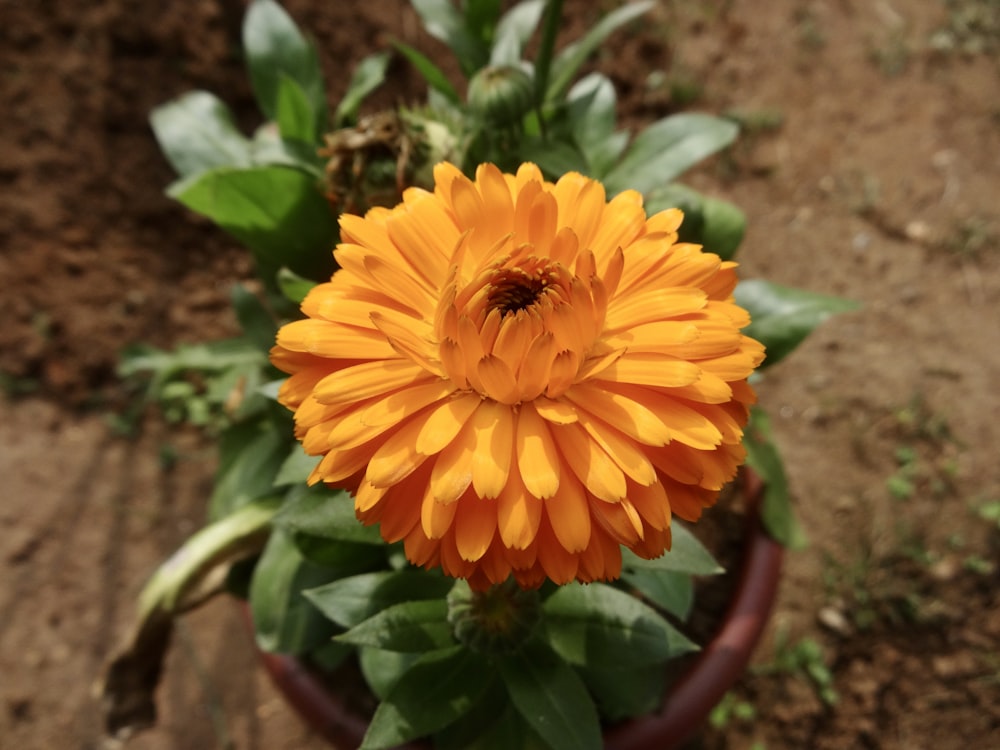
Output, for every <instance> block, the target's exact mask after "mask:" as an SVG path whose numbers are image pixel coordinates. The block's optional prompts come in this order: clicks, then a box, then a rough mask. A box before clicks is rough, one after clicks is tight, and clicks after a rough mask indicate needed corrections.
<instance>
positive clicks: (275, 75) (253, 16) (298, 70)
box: [243, 0, 326, 133]
mask: <svg viewBox="0 0 1000 750" xmlns="http://www.w3.org/2000/svg"><path fill="white" fill-rule="evenodd" d="M243 48H244V49H245V50H246V56H247V67H248V68H249V72H250V82H251V84H252V85H253V91H254V95H255V96H256V98H257V103H258V105H259V106H260V109H261V111H262V112H263V113H264V114H265V115H266V116H267V117H268V119H270V120H275V121H277V120H278V110H279V107H278V99H279V95H280V94H279V92H280V89H281V78H282V77H283V76H287V77H288V78H290V79H292V80H293V81H295V83H297V84H298V85H299V87H300V88H301V89H302V92H303V93H304V95H305V98H306V101H307V102H308V103H309V105H310V108H311V109H312V111H313V112H314V113H315V126H314V128H313V131H314V132H316V133H322V132H323V131H324V130H325V129H326V92H325V90H324V87H323V73H322V71H321V70H320V67H319V60H318V58H317V56H316V50H315V48H314V47H313V45H311V44H310V43H309V42H308V41H307V40H306V38H305V37H304V36H302V34H301V32H300V31H299V29H298V27H297V26H296V25H295V22H294V21H293V20H292V19H291V17H290V16H289V15H288V14H287V13H286V12H285V11H284V10H283V9H282V7H281V6H280V5H278V3H276V2H273V0H253V2H252V3H251V5H250V7H249V9H248V10H247V13H246V16H245V17H244V20H243Z"/></svg>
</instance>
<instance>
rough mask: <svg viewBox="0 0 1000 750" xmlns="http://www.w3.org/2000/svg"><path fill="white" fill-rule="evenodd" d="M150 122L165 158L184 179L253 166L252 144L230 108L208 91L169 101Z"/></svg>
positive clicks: (158, 108)
mask: <svg viewBox="0 0 1000 750" xmlns="http://www.w3.org/2000/svg"><path fill="white" fill-rule="evenodd" d="M149 120H150V124H151V125H152V127H153V133H154V134H155V135H156V140H157V142H158V143H159V144H160V148H161V149H162V150H163V154H164V156H166V157H167V160H168V161H169V162H170V164H171V166H173V168H174V169H175V170H176V171H177V174H179V175H180V176H181V177H187V176H189V175H193V174H197V173H198V172H204V171H205V170H206V169H212V168H214V167H230V166H232V167H246V166H249V165H250V141H249V140H247V138H245V137H244V136H243V134H242V133H240V131H239V130H237V128H236V125H235V124H234V123H233V116H232V114H231V113H230V111H229V108H228V107H227V106H226V105H225V104H224V103H223V102H222V101H221V100H220V99H218V98H217V97H215V96H214V95H212V94H210V93H208V92H207V91H191V92H189V93H187V94H184V95H183V96H181V97H179V98H177V99H174V100H173V101H170V102H167V103H166V104H164V105H162V106H159V107H157V108H156V109H154V110H153V113H152V115H150V118H149Z"/></svg>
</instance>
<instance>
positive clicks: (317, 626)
mask: <svg viewBox="0 0 1000 750" xmlns="http://www.w3.org/2000/svg"><path fill="white" fill-rule="evenodd" d="M330 575H331V574H330V571H329V570H327V569H326V568H322V567H320V566H318V565H314V564H312V563H310V562H308V561H307V560H305V559H304V558H303V557H302V555H300V554H299V551H298V549H297V548H296V547H295V545H294V544H293V543H292V540H291V539H290V538H289V536H288V535H287V534H285V533H283V532H281V531H275V532H274V533H272V534H271V538H270V539H269V540H268V543H267V547H265V548H264V554H262V555H261V557H260V560H259V561H258V562H257V567H256V569H255V570H254V574H253V580H251V582H250V612H251V614H252V616H253V625H254V633H255V634H256V639H257V645H258V646H260V648H262V649H264V650H265V651H270V652H276V653H295V654H298V653H302V652H304V651H307V650H309V649H311V648H314V647H316V646H319V645H320V644H322V643H324V642H325V641H328V640H329V639H330V637H331V636H332V635H333V632H334V628H333V625H332V623H330V622H329V621H328V620H326V619H325V618H324V617H323V616H322V615H321V614H320V613H319V611H318V610H317V609H316V608H315V607H313V606H312V605H311V604H310V603H309V602H308V601H307V600H306V598H305V597H304V596H302V591H303V589H307V588H312V587H314V586H318V585H319V584H321V583H325V582H326V581H328V580H329V579H330Z"/></svg>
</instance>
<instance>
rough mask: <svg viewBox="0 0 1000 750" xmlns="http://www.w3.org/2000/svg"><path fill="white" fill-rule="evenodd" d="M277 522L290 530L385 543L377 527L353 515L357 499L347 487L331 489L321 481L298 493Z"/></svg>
mask: <svg viewBox="0 0 1000 750" xmlns="http://www.w3.org/2000/svg"><path fill="white" fill-rule="evenodd" d="M275 483H277V480H275ZM274 522H275V523H276V524H277V525H279V526H280V527H281V528H283V529H286V530H287V531H289V532H290V533H302V534H311V535H312V536H317V537H321V538H323V539H329V540H331V541H339V542H356V543H360V544H376V545H382V544H383V542H382V537H381V536H379V533H378V527H376V526H365V525H364V524H362V523H361V522H360V521H359V520H358V519H357V517H356V516H355V515H354V500H353V499H352V498H351V496H350V495H349V494H348V493H347V492H346V491H345V490H331V489H329V488H328V487H326V486H325V485H322V484H318V485H315V486H313V487H310V488H308V489H306V490H304V491H302V492H298V493H296V494H295V496H294V497H292V498H290V499H289V500H288V502H286V503H285V506H284V507H283V508H282V509H281V512H280V513H279V514H278V516H277V518H275V520H274Z"/></svg>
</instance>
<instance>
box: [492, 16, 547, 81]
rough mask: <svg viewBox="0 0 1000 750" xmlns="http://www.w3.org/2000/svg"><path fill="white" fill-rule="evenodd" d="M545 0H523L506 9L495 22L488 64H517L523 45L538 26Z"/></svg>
mask: <svg viewBox="0 0 1000 750" xmlns="http://www.w3.org/2000/svg"><path fill="white" fill-rule="evenodd" d="M545 2H546V0H525V2H522V3H518V4H517V5H515V6H514V7H513V8H511V9H510V10H509V11H507V12H506V13H505V14H504V16H503V18H501V19H500V22H499V23H497V27H496V33H495V34H494V36H493V47H492V49H491V50H490V65H517V64H518V63H519V62H520V61H521V55H522V54H523V52H524V47H525V45H526V44H527V43H528V40H529V39H531V35H532V34H534V33H535V30H536V29H537V28H538V22H539V21H541V19H542V12H543V11H544V10H545Z"/></svg>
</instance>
